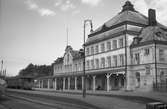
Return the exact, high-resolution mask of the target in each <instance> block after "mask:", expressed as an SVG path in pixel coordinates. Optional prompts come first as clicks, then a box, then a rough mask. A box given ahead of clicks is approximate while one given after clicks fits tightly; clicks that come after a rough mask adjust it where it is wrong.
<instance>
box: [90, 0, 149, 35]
mask: <svg viewBox="0 0 167 109" xmlns="http://www.w3.org/2000/svg"><path fill="white" fill-rule="evenodd" d="M125 7H126V8H125ZM125 21H129V22H134V23H137V24H141V25H147V24H148V18H147V17H146V16H144V15H143V14H141V13H139V12H137V11H136V10H135V9H134V8H133V5H132V4H131V2H129V1H127V2H126V3H125V5H124V6H123V9H122V11H121V12H120V13H118V14H117V15H116V16H115V17H113V18H112V19H110V20H108V21H107V22H105V23H104V24H103V25H102V26H100V27H99V28H97V29H96V30H95V31H93V32H92V33H91V34H90V36H92V35H94V34H95V33H97V32H100V31H102V30H103V29H105V28H110V27H112V26H115V25H118V24H120V23H122V22H125ZM104 27H105V28H104Z"/></svg>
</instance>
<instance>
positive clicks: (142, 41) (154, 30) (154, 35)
mask: <svg viewBox="0 0 167 109" xmlns="http://www.w3.org/2000/svg"><path fill="white" fill-rule="evenodd" d="M153 43H159V44H167V31H165V30H164V29H163V28H161V27H159V26H157V25H156V26H148V27H146V28H144V29H143V30H142V32H141V34H140V35H139V36H138V37H135V38H134V40H133V42H132V44H131V47H137V46H144V45H148V44H153Z"/></svg>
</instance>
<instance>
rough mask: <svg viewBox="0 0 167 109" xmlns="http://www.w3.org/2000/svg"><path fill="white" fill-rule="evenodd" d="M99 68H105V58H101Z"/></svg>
mask: <svg viewBox="0 0 167 109" xmlns="http://www.w3.org/2000/svg"><path fill="white" fill-rule="evenodd" d="M101 68H105V58H101Z"/></svg>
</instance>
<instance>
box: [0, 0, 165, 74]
mask: <svg viewBox="0 0 167 109" xmlns="http://www.w3.org/2000/svg"><path fill="white" fill-rule="evenodd" d="M125 1H126V0H1V2H0V60H2V59H3V60H4V68H6V70H7V75H10V76H14V75H16V74H18V72H19V71H20V70H21V69H22V68H25V67H26V66H27V65H28V64H29V63H33V64H38V65H42V64H46V65H50V64H51V63H53V61H54V60H55V59H56V58H57V57H60V56H63V53H64V50H65V47H66V43H67V38H66V36H67V32H66V30H67V27H68V31H69V32H68V33H69V34H68V36H69V41H68V42H69V44H70V45H71V46H72V47H73V48H74V49H80V48H81V47H82V44H83V20H84V19H87V18H90V19H92V20H93V25H94V29H95V28H97V27H98V26H100V25H102V24H103V23H104V22H106V21H107V20H109V19H111V18H112V17H114V16H115V15H116V14H117V13H118V12H120V11H121V9H122V5H123V4H124V2H125ZM131 1H132V3H133V4H134V5H135V8H136V10H137V11H139V12H141V13H143V14H145V15H147V10H148V8H154V9H156V10H157V19H158V21H159V22H161V23H163V24H164V25H167V16H166V13H167V7H166V5H167V0H131Z"/></svg>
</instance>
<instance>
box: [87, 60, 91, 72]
mask: <svg viewBox="0 0 167 109" xmlns="http://www.w3.org/2000/svg"><path fill="white" fill-rule="evenodd" d="M86 65H87V70H88V69H89V68H90V65H89V60H88V61H86Z"/></svg>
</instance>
